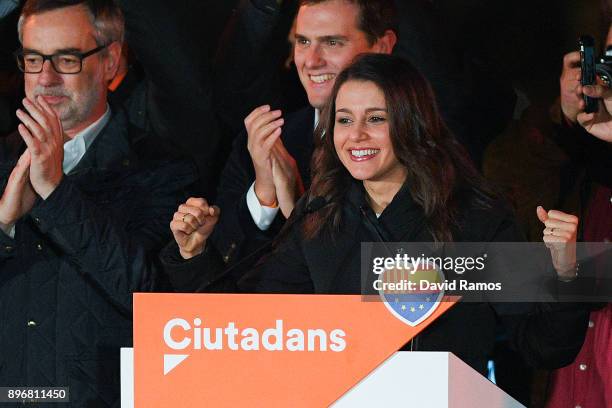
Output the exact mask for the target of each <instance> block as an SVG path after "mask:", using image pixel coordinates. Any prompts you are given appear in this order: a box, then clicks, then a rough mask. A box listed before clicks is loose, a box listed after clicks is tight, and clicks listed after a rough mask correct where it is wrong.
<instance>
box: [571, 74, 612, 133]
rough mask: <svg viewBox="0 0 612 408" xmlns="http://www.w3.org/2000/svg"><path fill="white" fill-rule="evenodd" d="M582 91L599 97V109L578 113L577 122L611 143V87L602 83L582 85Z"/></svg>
mask: <svg viewBox="0 0 612 408" xmlns="http://www.w3.org/2000/svg"><path fill="white" fill-rule="evenodd" d="M583 92H584V94H585V95H587V96H591V97H593V98H600V101H599V110H598V111H597V112H594V113H584V112H581V113H579V114H578V118H577V119H578V123H580V125H581V126H582V127H584V128H585V129H586V131H587V132H589V133H590V134H592V135H593V136H595V137H598V138H600V139H602V140H605V141H606V142H610V143H612V114H611V112H612V89H610V88H608V87H606V86H604V85H590V86H585V87H583Z"/></svg>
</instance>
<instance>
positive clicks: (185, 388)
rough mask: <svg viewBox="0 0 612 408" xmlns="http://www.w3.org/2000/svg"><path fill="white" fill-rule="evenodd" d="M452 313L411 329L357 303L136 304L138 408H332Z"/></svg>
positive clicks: (225, 298)
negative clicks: (208, 407)
mask: <svg viewBox="0 0 612 408" xmlns="http://www.w3.org/2000/svg"><path fill="white" fill-rule="evenodd" d="M453 304H454V303H453V302H452V301H448V302H447V301H445V302H436V303H435V305H432V307H431V310H430V311H429V312H428V313H426V314H424V315H422V316H421V318H420V319H419V322H418V324H415V325H410V324H407V323H406V322H404V321H402V320H401V319H399V318H398V317H397V313H395V312H393V313H392V311H391V309H390V308H389V305H388V304H385V303H383V302H382V301H364V300H363V298H362V297H361V296H359V295H340V296H336V295H240V294H135V295H134V354H133V355H134V389H133V392H134V405H135V406H136V407H202V406H213V407H224V406H227V407H230V406H244V405H246V404H248V405H249V406H266V407H274V406H279V407H280V406H283V407H285V406H292V407H320V406H321V407H323V406H329V405H330V404H332V403H333V402H334V401H336V400H338V399H339V398H340V397H341V396H342V395H344V394H345V393H346V392H347V391H348V390H349V389H351V388H352V387H353V386H355V385H356V384H357V383H359V382H360V381H361V380H362V379H364V378H365V377H366V376H368V374H370V373H371V372H372V371H373V370H374V369H375V368H376V367H377V366H379V365H380V364H381V363H382V362H384V361H385V360H387V359H388V358H389V357H390V356H392V355H393V354H394V353H395V352H396V351H397V350H398V349H400V348H401V347H402V346H403V345H404V344H406V343H407V342H408V341H409V340H410V339H411V338H412V337H414V336H415V335H416V334H418V332H420V331H421V330H423V329H424V328H425V327H427V325H429V324H430V323H431V322H432V321H433V320H435V319H436V318H437V317H438V316H439V315H441V314H442V313H444V312H445V311H446V310H447V309H448V308H450V307H451V306H452V305H453ZM403 309H405V308H403ZM398 310H399V309H398ZM415 311H416V310H415ZM406 313H410V311H409V310H408V311H406Z"/></svg>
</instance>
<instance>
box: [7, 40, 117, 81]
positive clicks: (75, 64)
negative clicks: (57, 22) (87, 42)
mask: <svg viewBox="0 0 612 408" xmlns="http://www.w3.org/2000/svg"><path fill="white" fill-rule="evenodd" d="M106 47H107V45H101V46H99V47H96V48H94V49H93V50H91V51H87V52H83V53H82V52H61V53H57V54H52V55H44V54H39V53H37V52H31V51H27V52H24V51H23V50H18V51H17V52H15V57H16V58H17V66H18V67H19V70H20V71H21V72H23V73H24V74H38V73H41V72H42V70H43V65H45V61H47V60H49V61H51V65H52V66H53V69H54V70H55V72H57V73H58V74H78V73H79V72H81V70H82V69H83V60H84V59H85V58H87V57H89V56H90V55H94V54H95V53H97V52H100V51H102V50H103V49H104V48H106Z"/></svg>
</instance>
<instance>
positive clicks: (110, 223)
mask: <svg viewBox="0 0 612 408" xmlns="http://www.w3.org/2000/svg"><path fill="white" fill-rule="evenodd" d="M170 175H171V176H170ZM171 179H173V180H175V181H176V182H175V183H174V184H173V183H169V182H168V181H169V180H171ZM181 180H183V181H185V182H186V183H190V182H193V180H194V171H193V169H192V167H191V166H188V165H185V166H184V163H183V164H179V163H176V164H175V165H174V164H172V165H170V164H169V165H166V166H160V167H158V168H157V169H155V170H151V171H149V172H144V171H139V172H136V173H134V174H133V175H128V176H126V178H125V179H122V180H121V182H120V185H121V188H122V190H124V192H126V194H127V193H130V192H131V194H134V195H137V196H138V197H135V198H134V199H135V202H134V204H133V205H132V208H131V213H130V214H129V215H126V214H116V211H115V208H113V207H112V204H111V203H100V202H97V201H96V197H97V196H95V195H94V196H91V195H88V194H85V193H84V192H83V191H82V190H81V188H79V186H78V185H77V184H76V183H75V182H73V181H72V180H71V179H70V177H68V176H65V177H64V178H63V179H62V181H61V182H60V184H59V186H58V187H57V188H56V189H55V191H53V193H52V194H51V195H50V196H49V197H47V199H46V200H39V201H38V202H37V204H35V206H34V208H32V210H31V211H30V214H29V216H30V217H31V218H32V220H33V221H34V223H35V224H36V226H37V228H38V229H39V230H40V231H41V232H42V233H43V234H44V235H45V236H47V237H48V238H49V239H50V240H51V241H52V242H53V243H54V244H55V245H56V246H57V248H58V249H59V251H60V253H62V255H63V256H65V257H66V258H67V260H68V261H69V262H71V263H72V264H73V265H75V266H76V267H77V268H78V270H79V271H80V273H81V274H83V275H85V276H86V277H87V278H88V279H89V280H90V281H91V282H92V283H93V284H94V285H95V286H97V287H98V288H99V289H100V290H101V291H103V292H104V293H105V294H106V295H107V296H108V298H109V300H110V301H111V302H112V303H113V304H115V305H116V306H117V307H118V308H119V309H120V310H122V311H124V312H126V313H128V314H129V313H130V312H131V308H132V293H133V292H142V291H144V292H146V291H152V290H154V289H156V283H157V282H158V281H157V276H156V274H157V268H158V265H157V264H156V262H157V258H156V256H155V255H156V254H157V252H158V251H159V249H160V248H161V247H162V246H163V244H164V243H165V242H167V240H168V238H169V235H170V234H169V229H168V223H169V221H170V219H171V218H172V213H173V212H174V210H175V208H176V205H177V203H179V202H181V201H182V200H184V195H185V194H184V188H185V186H184V185H182V184H181V183H180V181H181ZM106 204H108V206H107V205H106Z"/></svg>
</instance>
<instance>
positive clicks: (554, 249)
mask: <svg viewBox="0 0 612 408" xmlns="http://www.w3.org/2000/svg"><path fill="white" fill-rule="evenodd" d="M536 212H537V215H538V218H539V219H540V221H541V222H542V223H543V224H544V226H545V228H544V230H543V231H542V234H543V241H544V242H545V243H546V246H547V247H548V249H549V250H550V254H551V257H552V261H553V266H554V267H555V270H556V271H557V275H558V276H559V278H561V279H573V278H575V277H576V233H577V232H578V217H576V216H575V215H571V214H566V213H564V212H562V211H557V210H550V211H548V212H547V211H546V210H544V208H542V207H541V206H539V207H538V208H537V210H536Z"/></svg>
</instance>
